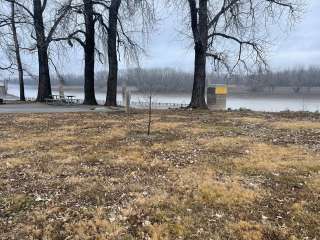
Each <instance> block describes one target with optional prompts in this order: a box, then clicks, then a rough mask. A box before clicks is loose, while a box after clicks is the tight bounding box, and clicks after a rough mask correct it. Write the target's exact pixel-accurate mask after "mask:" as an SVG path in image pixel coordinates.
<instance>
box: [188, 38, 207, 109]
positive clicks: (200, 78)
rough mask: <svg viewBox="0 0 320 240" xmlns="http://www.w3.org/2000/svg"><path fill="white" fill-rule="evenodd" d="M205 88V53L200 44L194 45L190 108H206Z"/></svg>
mask: <svg viewBox="0 0 320 240" xmlns="http://www.w3.org/2000/svg"><path fill="white" fill-rule="evenodd" d="M205 88H206V53H205V50H204V49H203V46H202V45H201V44H196V45H195V63H194V80H193V88H192V97H191V103H190V107H192V108H207V104H206V101H205Z"/></svg>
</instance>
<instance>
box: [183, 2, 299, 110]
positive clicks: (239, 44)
mask: <svg viewBox="0 0 320 240" xmlns="http://www.w3.org/2000/svg"><path fill="white" fill-rule="evenodd" d="M187 1H188V7H189V12H190V22H191V29H192V38H193V41H194V51H195V63H194V83H193V90H192V98H191V103H190V107H192V108H206V107H207V106H206V102H205V85H206V66H207V58H208V57H209V58H211V59H213V62H214V63H218V64H222V65H223V66H225V67H226V70H227V71H229V72H232V70H233V69H234V68H235V66H239V65H242V66H244V67H245V68H247V64H248V62H252V63H258V64H263V65H266V59H265V55H264V51H265V49H266V44H267V41H266V39H267V36H265V35H262V33H264V32H265V31H264V29H263V26H265V27H268V25H270V24H271V22H270V20H271V21H272V20H278V21H281V20H283V19H284V17H285V16H289V17H293V18H294V17H295V13H296V10H297V8H298V5H297V4H296V2H295V0H223V1H217V0H187ZM293 18H292V19H293ZM221 42H223V44H220V43H221ZM220 45H221V46H222V48H219V46H220ZM229 52H231V54H229ZM231 58H232V59H231Z"/></svg>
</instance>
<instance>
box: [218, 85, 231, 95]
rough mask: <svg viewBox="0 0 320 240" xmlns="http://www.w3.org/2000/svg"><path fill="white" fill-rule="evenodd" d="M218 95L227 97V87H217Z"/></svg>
mask: <svg viewBox="0 0 320 240" xmlns="http://www.w3.org/2000/svg"><path fill="white" fill-rule="evenodd" d="M215 88H216V95H227V94H228V88H227V86H216V87H215Z"/></svg>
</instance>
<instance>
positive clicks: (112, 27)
mask: <svg viewBox="0 0 320 240" xmlns="http://www.w3.org/2000/svg"><path fill="white" fill-rule="evenodd" d="M121 3H122V8H121ZM137 15H138V16H140V19H137ZM132 20H135V21H136V24H135V26H134V28H135V29H130V30H129V29H126V27H125V25H124V23H125V21H126V22H129V21H132ZM138 22H141V23H142V24H141V29H138V28H137V25H138ZM154 22H155V15H154V7H153V0H139V1H132V0H111V3H110V6H109V21H108V28H107V37H108V42H107V49H108V63H109V73H108V74H109V75H108V83H107V97H106V103H105V105H106V106H116V105H117V87H118V58H119V57H120V56H119V52H120V47H123V51H124V52H125V54H128V56H129V57H131V58H133V59H134V61H136V62H138V55H139V52H141V51H142V52H143V48H142V47H141V46H140V45H139V44H138V43H137V42H136V41H134V39H133V36H130V34H129V32H140V33H144V34H145V35H148V32H149V29H150V28H151V27H152V25H153V24H154Z"/></svg>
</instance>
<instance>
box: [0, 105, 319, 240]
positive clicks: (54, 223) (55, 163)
mask: <svg viewBox="0 0 320 240" xmlns="http://www.w3.org/2000/svg"><path fill="white" fill-rule="evenodd" d="M146 126H147V115H146V114H145V113H143V112H137V113H133V114H131V115H130V116H128V115H126V114H124V113H123V114H121V113H117V114H116V113H114V114H110V113H109V114H107V113H72V114H71V113H70V114H32V115H31V114H15V115H10V114H7V115H4V114H3V115H0V138H1V145H0V239H153V240H157V239H212V240H218V239H231V240H233V239H234V240H242V239H243V240H260V239H265V240H277V239H279V240H282V239H291V240H295V239H319V236H320V115H316V114H302V113H300V114H299V113H278V114H267V113H253V112H229V113H224V112H212V113H208V112H197V111H159V112H156V113H154V116H153V123H152V134H151V136H146Z"/></svg>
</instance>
